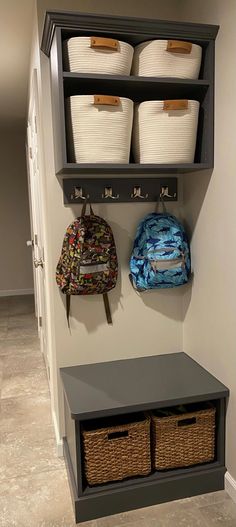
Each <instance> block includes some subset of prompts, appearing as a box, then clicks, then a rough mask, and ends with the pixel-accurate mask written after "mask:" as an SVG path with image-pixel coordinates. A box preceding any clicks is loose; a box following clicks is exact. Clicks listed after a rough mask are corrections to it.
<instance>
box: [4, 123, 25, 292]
mask: <svg viewBox="0 0 236 527" xmlns="http://www.w3.org/2000/svg"><path fill="white" fill-rule="evenodd" d="M0 158H1V192H0V240H1V273H0V295H4V294H9V292H10V291H11V292H13V291H16V292H19V290H28V289H29V290H30V289H32V288H33V275H32V257H31V249H30V248H28V247H27V246H26V240H29V239H30V238H31V236H30V221H29V202H28V193H27V172H26V161H25V123H23V122H22V124H20V121H17V122H16V124H14V123H11V125H10V126H4V128H0Z"/></svg>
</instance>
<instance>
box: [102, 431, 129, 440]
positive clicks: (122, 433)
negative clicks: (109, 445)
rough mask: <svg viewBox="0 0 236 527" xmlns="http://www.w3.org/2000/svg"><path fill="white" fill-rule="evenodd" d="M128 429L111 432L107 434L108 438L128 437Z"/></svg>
mask: <svg viewBox="0 0 236 527" xmlns="http://www.w3.org/2000/svg"><path fill="white" fill-rule="evenodd" d="M128 435H129V432H128V430H122V431H120V432H111V433H110V434H108V435H107V439H109V440H110V439H120V438H121V437H128Z"/></svg>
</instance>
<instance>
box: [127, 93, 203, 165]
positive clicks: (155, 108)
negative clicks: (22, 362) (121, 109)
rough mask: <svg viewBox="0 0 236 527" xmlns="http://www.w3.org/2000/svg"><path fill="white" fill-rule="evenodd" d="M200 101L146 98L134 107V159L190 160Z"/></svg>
mask: <svg viewBox="0 0 236 527" xmlns="http://www.w3.org/2000/svg"><path fill="white" fill-rule="evenodd" d="M198 113H199V102H198V101H190V100H173V101H145V102H142V103H141V104H139V105H138V106H137V107H136V108H135V113H134V127H133V154H134V158H135V162H136V163H193V161H194V155H195V149H196V138H197V126H198Z"/></svg>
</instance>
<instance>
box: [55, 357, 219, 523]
mask: <svg viewBox="0 0 236 527" xmlns="http://www.w3.org/2000/svg"><path fill="white" fill-rule="evenodd" d="M60 372H61V379H62V384H63V389H64V399H65V438H64V455H65V459H66V464H67V470H68V478H69V483H70V488H71V496H72V501H73V505H74V511H75V519H76V522H78V523H79V522H83V521H87V520H92V519H95V518H98V517H102V516H107V515H111V514H116V513H120V512H123V511H127V510H132V509H137V508H139V507H146V506H150V505H154V504H157V503H162V502H165V501H171V500H174V499H180V498H185V497H188V496H194V495H198V494H203V493H206V492H213V491H217V490H221V489H223V488H224V474H225V471H226V468H225V412H226V400H227V397H228V395H229V390H228V388H226V386H224V385H223V384H222V383H221V382H220V381H218V380H217V379H216V378H215V377H213V376H212V375H211V374H210V373H209V372H207V371H206V370H205V369H204V368H202V367H201V366H200V365H199V364H198V363H196V362H195V361H194V360H193V359H191V358H190V357H189V356H188V355H186V354H185V353H172V354H168V355H158V356H151V357H145V358H136V359H127V360H120V361H113V362H106V363H99V364H89V365H84V366H72V367H68V368H61V370H60ZM205 401H211V402H213V403H214V405H215V407H216V437H215V440H216V454H215V459H214V461H213V462H211V463H205V464H202V465H195V466H192V467H188V468H181V469H172V470H167V471H165V472H159V471H153V472H152V473H151V474H150V475H149V476H142V477H134V478H130V479H127V480H123V481H120V482H111V483H106V484H104V485H97V486H95V487H89V486H88V485H87V483H86V480H85V478H84V474H83V445H82V438H81V426H82V425H83V422H85V421H88V420H93V419H99V418H104V417H111V416H116V415H117V416H118V415H119V416H120V415H122V414H129V413H130V414H133V413H135V412H140V411H147V410H153V409H157V408H165V407H169V406H175V405H178V404H187V403H194V402H205Z"/></svg>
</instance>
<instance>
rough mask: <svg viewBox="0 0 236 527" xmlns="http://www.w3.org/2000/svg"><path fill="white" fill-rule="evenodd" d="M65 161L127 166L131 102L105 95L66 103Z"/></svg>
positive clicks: (76, 97)
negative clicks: (66, 159)
mask: <svg viewBox="0 0 236 527" xmlns="http://www.w3.org/2000/svg"><path fill="white" fill-rule="evenodd" d="M66 115H67V134H68V154H69V161H70V162H76V163H129V156H130V143H131V132H132V122H133V101H131V100H130V99H126V98H125V97H114V96H109V95H73V96H72V97H69V98H68V99H67V100H66Z"/></svg>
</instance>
